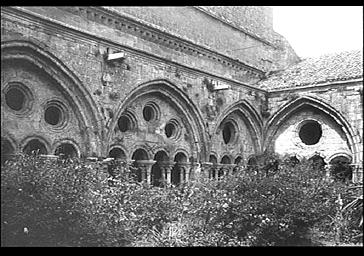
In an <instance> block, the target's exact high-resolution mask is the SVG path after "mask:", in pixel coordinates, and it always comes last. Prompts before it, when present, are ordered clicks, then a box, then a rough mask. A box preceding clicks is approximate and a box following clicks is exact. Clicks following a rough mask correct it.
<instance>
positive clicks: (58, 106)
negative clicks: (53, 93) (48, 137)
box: [44, 100, 67, 128]
mask: <svg viewBox="0 0 364 256" xmlns="http://www.w3.org/2000/svg"><path fill="white" fill-rule="evenodd" d="M66 113H67V112H66V107H65V105H64V104H63V103H62V102H61V101H58V100H51V101H49V102H47V104H46V106H45V108H44V120H45V121H46V123H47V124H49V125H51V126H53V128H60V127H61V126H62V125H64V124H65V123H66V121H67V114H66Z"/></svg>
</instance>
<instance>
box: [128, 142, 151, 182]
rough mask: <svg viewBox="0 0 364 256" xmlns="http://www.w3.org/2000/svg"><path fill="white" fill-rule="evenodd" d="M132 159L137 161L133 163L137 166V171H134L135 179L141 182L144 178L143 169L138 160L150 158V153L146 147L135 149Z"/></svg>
mask: <svg viewBox="0 0 364 256" xmlns="http://www.w3.org/2000/svg"><path fill="white" fill-rule="evenodd" d="M131 159H133V160H135V162H134V163H133V165H134V167H135V168H136V170H135V172H133V174H134V176H135V180H136V181H138V182H141V181H142V180H143V177H142V172H143V169H142V168H141V167H140V166H139V163H138V160H148V153H147V151H145V150H144V149H142V148H138V149H137V150H135V151H134V153H133V155H132V157H131Z"/></svg>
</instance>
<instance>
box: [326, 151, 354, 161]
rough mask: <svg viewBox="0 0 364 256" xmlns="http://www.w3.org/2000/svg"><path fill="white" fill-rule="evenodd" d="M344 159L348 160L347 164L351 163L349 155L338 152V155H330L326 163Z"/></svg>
mask: <svg viewBox="0 0 364 256" xmlns="http://www.w3.org/2000/svg"><path fill="white" fill-rule="evenodd" d="M340 157H341V158H346V159H347V160H348V162H351V161H352V157H351V155H349V154H348V153H346V152H339V153H335V154H333V155H331V156H330V157H329V158H328V159H327V163H328V164H330V163H331V162H332V161H333V160H334V159H335V158H340Z"/></svg>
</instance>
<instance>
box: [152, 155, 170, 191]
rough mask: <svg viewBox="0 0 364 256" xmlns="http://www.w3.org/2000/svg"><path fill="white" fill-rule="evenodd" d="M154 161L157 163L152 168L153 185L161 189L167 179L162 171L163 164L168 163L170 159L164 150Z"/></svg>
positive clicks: (155, 156)
mask: <svg viewBox="0 0 364 256" xmlns="http://www.w3.org/2000/svg"><path fill="white" fill-rule="evenodd" d="M154 160H155V161H156V163H155V164H154V165H153V166H152V185H153V186H158V187H160V186H162V185H163V181H164V178H165V177H164V173H163V172H162V169H161V162H167V161H168V160H169V157H168V155H167V153H166V152H165V151H164V150H160V151H158V152H157V153H156V154H155V155H154Z"/></svg>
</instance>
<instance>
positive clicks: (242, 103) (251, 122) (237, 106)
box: [214, 99, 263, 152]
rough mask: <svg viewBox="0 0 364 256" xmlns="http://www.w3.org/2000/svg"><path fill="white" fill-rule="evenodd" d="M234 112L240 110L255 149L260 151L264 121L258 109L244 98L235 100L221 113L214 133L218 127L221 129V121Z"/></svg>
mask: <svg viewBox="0 0 364 256" xmlns="http://www.w3.org/2000/svg"><path fill="white" fill-rule="evenodd" d="M234 112H238V113H239V116H241V117H242V119H243V121H244V123H245V124H246V126H247V127H248V130H249V132H250V134H251V136H252V138H253V144H254V148H255V151H256V152H259V151H260V150H261V149H262V143H261V138H262V128H263V121H262V118H261V117H260V115H259V114H258V111H257V110H256V109H255V108H254V107H253V106H252V105H251V104H250V103H249V102H247V101H246V100H244V99H243V100H239V101H237V102H235V103H234V104H232V105H230V106H229V107H228V108H226V109H225V110H224V111H222V112H221V113H220V115H219V116H218V117H217V119H216V126H215V129H214V134H215V133H216V131H217V129H219V127H220V125H221V123H222V122H223V121H224V120H225V118H226V117H228V116H229V115H230V114H231V113H234Z"/></svg>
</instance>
